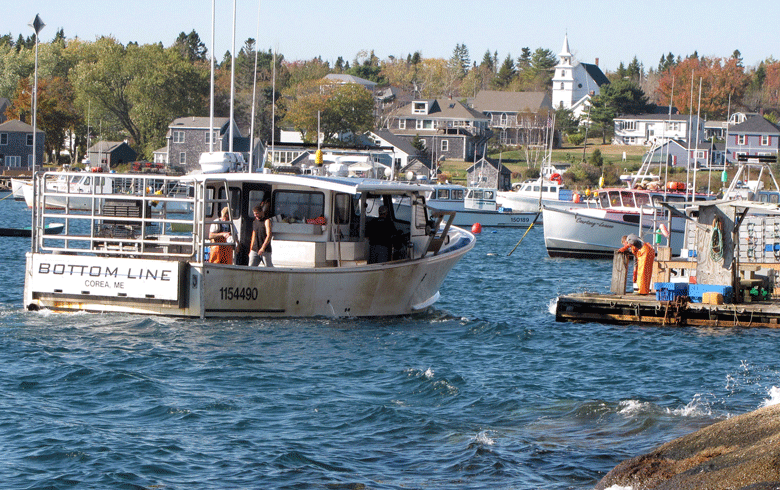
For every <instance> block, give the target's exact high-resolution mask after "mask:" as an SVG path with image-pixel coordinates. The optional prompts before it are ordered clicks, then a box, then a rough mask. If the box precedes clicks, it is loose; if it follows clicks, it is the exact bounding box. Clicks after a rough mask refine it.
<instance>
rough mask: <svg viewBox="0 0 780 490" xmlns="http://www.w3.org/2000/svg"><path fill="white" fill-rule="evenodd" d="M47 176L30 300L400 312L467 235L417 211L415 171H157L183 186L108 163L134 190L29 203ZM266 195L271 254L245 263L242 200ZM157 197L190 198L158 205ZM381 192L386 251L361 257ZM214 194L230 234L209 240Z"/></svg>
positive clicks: (469, 242) (295, 313) (33, 303)
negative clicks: (167, 186)
mask: <svg viewBox="0 0 780 490" xmlns="http://www.w3.org/2000/svg"><path fill="white" fill-rule="evenodd" d="M58 177H59V175H58V174H54V173H44V174H40V175H39V176H38V177H37V179H38V181H37V183H36V185H37V189H41V192H40V193H38V194H37V195H36V202H35V206H34V207H33V220H34V223H35V226H34V229H33V239H32V243H33V245H32V249H31V251H30V252H29V253H28V254H27V264H26V274H25V286H24V305H25V307H27V308H28V309H30V310H37V309H41V308H48V309H51V310H62V311H76V310H84V311H92V312H129V313H140V314H154V315H169V316H182V317H201V318H202V317H311V316H328V317H349V316H389V315H404V314H410V313H414V312H418V311H421V310H425V309H426V308H428V307H429V306H430V305H432V304H433V303H434V302H435V301H436V300H437V299H438V297H439V287H440V286H441V284H442V283H443V281H444V279H445V277H446V276H447V274H448V273H449V271H450V270H451V269H452V267H453V266H454V265H455V264H456V263H457V262H458V260H460V258H461V257H462V256H463V255H464V254H465V253H466V252H468V251H469V250H470V249H471V248H473V247H474V243H475V238H474V235H472V234H471V233H469V232H468V231H465V230H462V229H459V228H455V227H451V226H450V225H451V222H452V218H453V213H447V212H440V211H434V212H431V213H430V215H429V209H428V208H427V207H426V205H425V197H424V195H425V193H426V192H429V191H430V190H431V187H430V186H426V185H410V184H406V183H403V184H401V183H396V182H388V181H378V180H363V179H354V178H351V179H348V178H323V177H312V176H291V175H280V174H257V173H214V174H200V175H192V176H188V177H184V178H173V177H162V179H163V180H172V181H173V180H175V181H176V182H179V183H180V184H184V185H187V186H188V187H189V188H191V189H192V193H191V195H180V196H174V197H169V196H165V195H163V196H160V195H158V194H154V193H150V192H148V189H150V188H151V186H150V185H147V184H148V183H147V182H146V180H147V179H152V177H146V176H138V175H122V176H120V177H123V178H127V179H135V180H138V181H139V182H138V183H137V185H134V186H132V187H131V188H132V189H137V191H135V192H134V193H128V194H117V193H113V192H112V193H110V194H104V193H101V192H100V190H99V189H98V188H97V187H93V188H92V189H91V192H89V193H88V194H86V196H82V197H88V198H89V199H90V201H91V202H90V204H91V205H90V212H87V213H85V212H81V211H75V210H70V209H68V208H65V209H62V210H48V209H46V208H45V206H43V203H44V202H47V198H51V197H52V194H56V193H55V191H52V190H50V187H49V186H48V185H47V181H48V180H50V179H56V178H58ZM154 179H155V180H156V181H159V180H160V179H161V177H160V176H155V177H154ZM267 200H270V202H271V209H272V214H273V215H274V222H273V241H272V250H273V264H274V267H249V266H247V265H244V264H246V263H247V249H248V244H249V241H250V237H251V231H252V220H253V218H254V217H253V213H252V209H253V207H254V206H255V205H257V204H260V203H261V202H263V201H267ZM161 203H166V204H167V203H171V204H174V203H179V204H185V205H189V206H190V209H193V210H194V211H193V212H192V213H191V214H189V215H182V214H176V215H173V216H171V215H168V214H166V213H165V212H164V209H165V206H161V205H160V204H161ZM381 205H385V206H388V207H389V208H390V217H391V219H392V220H393V222H394V224H395V227H396V229H397V230H399V232H400V236H401V240H399V241H398V243H396V244H395V246H394V252H393V260H391V261H389V262H384V263H374V264H370V263H368V260H367V259H368V256H369V243H368V239H367V237H366V236H365V230H366V223H367V222H368V221H369V220H371V219H373V218H374V217H375V216H378V209H379V207H380V206H381ZM223 207H228V208H229V209H230V219H231V221H232V224H233V227H232V228H233V231H232V232H231V233H232V237H231V238H233V240H228V243H221V244H217V243H216V242H212V241H210V239H209V233H208V230H209V228H210V227H211V225H212V224H214V223H215V222H217V220H218V218H219V212H220V209H222V208H223ZM361 210H362V211H361ZM53 220H56V221H58V222H63V221H64V223H65V230H64V231H63V233H62V234H61V235H57V236H56V238H54V237H53V236H52V235H45V234H44V233H43V232H42V230H44V229H45V226H46V225H47V224H48V223H49V222H51V221H53ZM222 223H224V222H222ZM174 229H175V230H186V231H177V232H174V231H172V230H174ZM231 242H232V243H231ZM212 246H227V247H230V248H231V249H233V252H234V257H235V259H234V263H232V264H217V263H210V262H209V261H208V259H207V254H208V252H207V251H208V249H209V247H212Z"/></svg>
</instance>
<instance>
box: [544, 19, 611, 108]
mask: <svg viewBox="0 0 780 490" xmlns="http://www.w3.org/2000/svg"><path fill="white" fill-rule="evenodd" d="M558 56H559V57H560V61H559V62H558V64H557V65H555V74H554V75H553V79H552V83H553V88H552V106H553V109H558V108H559V107H563V108H564V109H570V110H571V111H572V112H573V113H574V116H575V117H580V116H583V115H584V117H583V119H584V118H585V117H587V112H588V106H589V105H590V99H591V98H592V97H594V96H596V95H598V94H599V92H600V90H599V88H600V87H601V86H602V85H604V84H607V83H609V80H608V79H607V77H606V76H605V75H604V73H603V72H602V71H601V69H600V68H599V66H598V58H596V64H595V65H594V64H590V63H581V62H579V61H577V60H576V59H574V57H573V56H572V54H571V50H569V35H568V34H567V35H566V36H565V37H564V38H563V49H562V50H561V53H560V54H559V55H558Z"/></svg>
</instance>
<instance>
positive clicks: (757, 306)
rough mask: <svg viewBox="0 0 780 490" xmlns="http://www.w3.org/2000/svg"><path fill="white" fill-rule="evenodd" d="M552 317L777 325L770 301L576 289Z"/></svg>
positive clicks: (777, 310) (779, 313)
mask: <svg viewBox="0 0 780 490" xmlns="http://www.w3.org/2000/svg"><path fill="white" fill-rule="evenodd" d="M555 320H556V321H559V322H596V323H611V324H617V325H656V326H668V327H726V328H735V327H768V328H778V327H780V307H779V306H778V305H777V304H776V303H773V302H755V303H739V304H722V305H710V304H704V303H691V302H689V301H688V300H687V298H686V297H682V298H676V299H675V300H673V301H658V300H656V299H655V296H654V295H646V296H640V295H638V294H625V295H616V294H599V293H578V294H571V295H566V296H560V297H559V298H558V304H557V306H556V308H555Z"/></svg>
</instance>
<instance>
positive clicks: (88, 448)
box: [0, 194, 780, 489]
mask: <svg viewBox="0 0 780 490" xmlns="http://www.w3.org/2000/svg"><path fill="white" fill-rule="evenodd" d="M2 196H4V194H3V195H2ZM0 211H1V212H2V216H3V220H4V223H5V224H4V226H24V225H27V224H29V211H28V210H27V208H26V207H25V205H24V204H23V203H19V202H14V201H13V200H12V199H5V200H4V201H2V202H0ZM524 232H525V230H524V229H500V230H497V229H489V228H484V229H483V232H482V234H481V235H479V237H478V242H477V245H476V247H475V248H474V250H472V251H471V252H470V253H469V254H467V255H466V257H465V258H464V260H462V261H461V262H460V263H459V264H458V266H456V268H455V269H454V270H453V271H452V273H451V274H450V275H449V276H448V278H447V280H446V282H445V284H444V287H443V288H442V290H441V295H442V298H441V300H440V301H439V302H438V303H437V304H436V305H435V307H434V308H433V309H432V310H431V311H429V312H427V313H425V314H421V315H416V316H412V317H404V318H394V319H371V320H359V319H349V318H336V319H333V318H323V319H314V320H300V319H296V320H283V321H280V320H265V321H264V320H244V319H233V320H224V321H217V320H207V321H201V320H182V319H171V318H153V317H143V316H132V315H99V314H83V313H82V314H55V313H51V312H45V311H44V312H36V313H33V312H27V311H25V310H24V309H23V305H22V288H23V282H24V254H25V252H26V251H27V250H28V249H29V239H24V238H0V246H1V247H2V250H3V251H4V259H3V260H2V262H0V270H1V271H2V274H1V275H0V373H1V374H0V413H2V414H3V416H2V418H0V445H2V448H3V458H2V462H0V481H2V482H3V485H2V486H3V488H9V489H17V488H18V489H70V488H79V489H84V488H86V489H92V488H94V489H104V488H138V489H151V488H155V489H198V488H253V489H254V488H257V489H266V488H299V489H303V488H305V489H310V488H322V489H334V488H335V489H338V488H343V489H361V488H365V489H410V488H414V489H450V488H469V489H495V488H508V489H591V488H593V487H594V485H595V484H596V483H597V482H598V480H599V479H600V478H601V477H603V476H604V475H605V474H606V473H607V472H608V471H609V470H610V469H612V468H613V467H614V466H615V465H616V464H617V463H619V462H620V461H622V460H624V459H627V458H630V457H633V456H636V455H639V454H641V453H643V452H646V451H648V450H650V449H652V448H654V447H656V446H658V445H660V444H662V443H664V442H666V441H669V440H671V439H673V438H676V437H679V436H682V435H684V434H687V433H689V432H692V431H695V430H697V429H699V428H701V427H704V426H706V425H709V424H711V423H713V422H716V421H719V420H723V419H724V418H727V417H730V416H733V415H737V414H741V413H745V412H748V411H751V410H754V409H756V408H759V407H761V406H763V405H766V404H769V403H773V402H775V401H777V400H776V399H777V398H780V396H778V395H777V391H778V390H777V388H775V387H780V361H778V357H777V344H778V336H780V331H775V330H768V329H729V328H720V329H695V328H659V327H654V328H647V327H645V328H640V327H636V326H627V327H623V326H607V325H601V324H595V323H589V324H571V323H556V322H555V318H554V315H553V313H552V311H553V309H554V301H555V298H556V297H557V296H558V295H560V294H565V293H572V292H577V291H585V290H587V291H599V292H607V290H608V288H609V282H610V272H611V262H610V261H588V260H572V259H550V258H548V257H547V255H546V252H545V249H544V243H543V237H542V229H541V227H536V228H534V229H532V230H531V231H530V232H529V233H528V235H527V236H526V238H525V239H524V241H523V242H522V244H521V245H520V246H519V247H518V248H517V250H515V252H514V253H513V254H512V256H509V257H508V256H507V254H508V253H509V251H510V250H512V248H513V247H514V246H515V244H516V243H517V241H518V240H520V237H521V236H522V235H523V233H524ZM616 246H618V244H616ZM260 286H261V285H260ZM390 293H391V292H388V294H390ZM266 294H275V292H274V291H267V292H266Z"/></svg>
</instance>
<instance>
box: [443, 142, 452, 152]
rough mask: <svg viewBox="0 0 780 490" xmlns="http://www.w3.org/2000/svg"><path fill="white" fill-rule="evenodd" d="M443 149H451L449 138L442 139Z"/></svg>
mask: <svg viewBox="0 0 780 490" xmlns="http://www.w3.org/2000/svg"><path fill="white" fill-rule="evenodd" d="M441 151H450V142H449V141H448V140H441Z"/></svg>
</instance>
